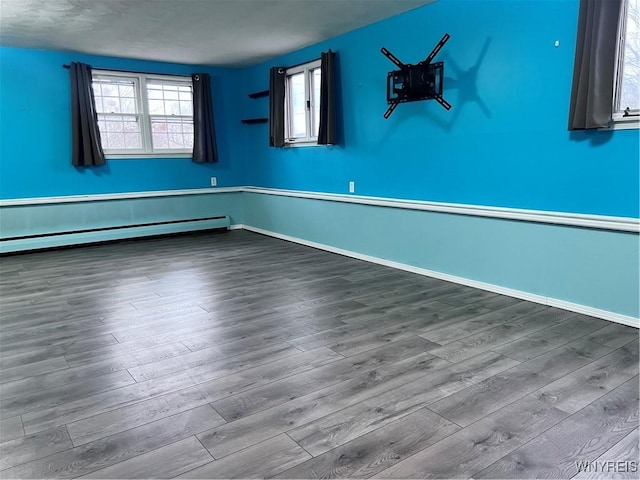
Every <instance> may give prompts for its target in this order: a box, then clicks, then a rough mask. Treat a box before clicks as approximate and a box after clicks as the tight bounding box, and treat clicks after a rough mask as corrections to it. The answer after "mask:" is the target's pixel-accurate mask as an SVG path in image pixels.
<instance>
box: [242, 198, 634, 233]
mask: <svg viewBox="0 0 640 480" xmlns="http://www.w3.org/2000/svg"><path fill="white" fill-rule="evenodd" d="M242 191H243V192H247V193H257V194H264V195H277V196H284V197H297V198H308V199H313V200H325V201H330V202H342V203H357V204H361V205H372V206H379V207H389V208H403V209H407V210H422V211H427V212H439V213H450V214H455V215H469V216H475V217H488V218H499V219H504V220H518V221H525V222H535V223H548V224H553V225H564V226H571V227H584V228H593V229H598V230H615V231H620V232H630V233H640V219H637V218H630V217H613V216H604V215H588V214H579V213H565V212H548V211H544V210H525V209H517V208H504V207H489V206H482V205H465V204H458V203H440V202H428V201H421V200H404V199H397V198H385V197H369V196H359V195H346V194H339V193H317V192H305V191H298V190H280V189H272V188H262V187H244V188H243V189H242Z"/></svg>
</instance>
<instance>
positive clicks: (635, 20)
mask: <svg viewBox="0 0 640 480" xmlns="http://www.w3.org/2000/svg"><path fill="white" fill-rule="evenodd" d="M639 87H640V0H629V4H628V10H627V28H626V37H625V49H624V64H623V68H622V84H621V92H620V110H624V109H625V108H627V107H629V108H630V109H631V110H637V109H640V92H639Z"/></svg>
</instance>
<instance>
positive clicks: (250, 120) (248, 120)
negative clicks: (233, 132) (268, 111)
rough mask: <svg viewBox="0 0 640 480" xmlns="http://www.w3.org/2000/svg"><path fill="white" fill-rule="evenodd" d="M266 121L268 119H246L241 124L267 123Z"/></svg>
mask: <svg viewBox="0 0 640 480" xmlns="http://www.w3.org/2000/svg"><path fill="white" fill-rule="evenodd" d="M268 121H269V119H268V118H246V119H244V120H242V123H267V122H268Z"/></svg>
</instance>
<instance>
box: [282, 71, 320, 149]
mask: <svg viewBox="0 0 640 480" xmlns="http://www.w3.org/2000/svg"><path fill="white" fill-rule="evenodd" d="M284 102H285V108H284V117H285V131H284V135H285V143H287V144H304V143H313V144H315V143H316V141H317V140H318V126H319V124H320V60H315V61H313V62H310V63H305V64H304V65H299V66H297V67H293V68H289V69H287V72H286V74H285V98H284Z"/></svg>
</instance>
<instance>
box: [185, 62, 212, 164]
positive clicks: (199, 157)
mask: <svg viewBox="0 0 640 480" xmlns="http://www.w3.org/2000/svg"><path fill="white" fill-rule="evenodd" d="M191 80H192V81H193V158H192V160H193V162H195V163H215V162H217V161H218V148H217V146H216V131H215V125H214V123H213V102H212V100H211V78H210V77H209V74H207V73H194V74H193V75H191Z"/></svg>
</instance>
